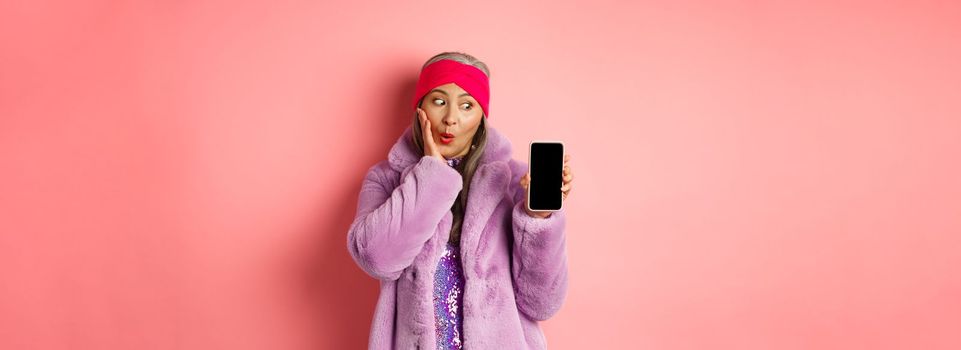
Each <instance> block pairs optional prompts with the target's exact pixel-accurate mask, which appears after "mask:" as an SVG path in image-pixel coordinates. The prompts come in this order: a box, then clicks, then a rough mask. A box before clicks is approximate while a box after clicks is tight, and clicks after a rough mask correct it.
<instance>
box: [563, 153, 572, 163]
mask: <svg viewBox="0 0 961 350" xmlns="http://www.w3.org/2000/svg"><path fill="white" fill-rule="evenodd" d="M570 160H571V155H570V154H565V155H564V163H567V162H568V161H570Z"/></svg>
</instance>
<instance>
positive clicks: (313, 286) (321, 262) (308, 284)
mask: <svg viewBox="0 0 961 350" xmlns="http://www.w3.org/2000/svg"><path fill="white" fill-rule="evenodd" d="M416 82H417V76H416V75H413V76H411V75H409V74H408V75H402V76H398V77H396V78H395V79H393V80H392V83H391V84H388V85H386V86H387V87H386V89H387V90H388V91H387V94H388V95H390V94H393V95H394V96H395V97H394V103H392V104H391V105H389V106H383V107H382V108H381V109H382V110H379V111H374V112H375V113H378V112H379V114H377V115H381V116H384V117H383V118H384V122H379V121H376V120H375V119H374V118H371V119H370V120H371V122H370V123H369V126H370V128H365V131H366V132H368V133H370V134H372V135H376V137H374V138H372V139H373V140H380V146H379V147H377V148H374V149H377V151H376V152H371V153H370V154H358V155H357V156H358V157H359V158H361V159H365V160H358V161H357V162H354V163H353V164H360V165H361V167H358V168H356V169H351V170H350V172H351V173H352V174H351V175H350V176H348V178H351V179H354V180H353V182H350V183H349V186H348V184H346V183H345V184H344V186H337V188H339V189H341V190H340V191H339V192H335V194H336V195H335V196H332V197H330V198H318V203H319V202H323V203H326V206H325V207H326V208H332V209H333V212H331V213H323V214H321V215H318V217H320V218H322V219H320V220H318V221H319V222H315V223H313V224H312V226H311V227H310V228H309V229H310V231H309V232H311V234H309V235H307V236H309V237H312V238H311V239H315V240H316V243H314V244H309V246H310V247H322V248H320V249H315V250H310V249H309V248H308V249H306V250H303V252H304V254H306V255H307V256H304V257H303V259H298V260H297V261H299V262H300V263H299V265H300V266H297V267H298V268H299V269H300V270H298V271H302V272H303V274H302V275H300V276H298V277H297V278H298V279H299V280H298V281H296V282H297V283H300V284H301V286H300V287H301V290H300V292H302V293H301V294H298V295H301V296H302V297H304V298H306V299H307V300H304V302H303V303H302V304H301V305H309V306H310V307H311V310H312V311H309V312H311V313H312V315H311V317H316V321H314V322H312V323H313V324H316V325H319V327H324V329H323V330H321V331H320V333H322V334H323V335H324V336H323V339H317V340H316V342H315V343H313V344H316V345H318V346H320V347H319V348H321V349H363V348H366V347H367V338H368V335H369V332H370V326H371V321H372V316H373V313H374V306H375V304H376V301H377V295H378V292H379V281H378V280H376V279H374V278H373V277H371V276H369V275H367V274H366V273H365V272H363V270H361V269H360V268H359V267H358V266H357V264H356V263H355V262H354V260H353V259H352V258H351V256H350V253H349V252H348V251H347V233H348V230H349V229H350V225H351V223H353V221H354V216H355V215H356V210H357V198H358V194H359V193H360V186H361V183H362V182H363V179H364V176H365V175H366V172H367V170H368V168H369V167H371V166H373V165H374V164H376V163H377V162H379V161H381V160H385V159H387V154H388V152H389V151H390V148H391V147H392V146H393V145H394V142H395V141H396V140H397V138H398V137H400V135H401V134H402V133H403V131H404V130H405V129H406V128H407V127H408V126H410V125H411V122H412V121H413V112H411V113H406V112H404V111H407V110H409V109H410V104H409V103H410V99H411V98H412V96H413V86H414V85H415V84H416ZM330 203H340V205H333V206H331V205H330Z"/></svg>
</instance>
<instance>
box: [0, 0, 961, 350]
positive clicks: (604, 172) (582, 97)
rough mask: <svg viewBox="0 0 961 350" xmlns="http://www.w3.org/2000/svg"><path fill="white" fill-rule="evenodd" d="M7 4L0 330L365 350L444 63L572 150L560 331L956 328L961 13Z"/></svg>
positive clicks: (214, 345)
mask: <svg viewBox="0 0 961 350" xmlns="http://www.w3.org/2000/svg"><path fill="white" fill-rule="evenodd" d="M804 3H805V4H803V5H801V4H792V3H789V2H780V1H778V2H750V1H739V2H716V1H701V2H678V1H663V2H660V3H653V2H640V1H636V2H631V4H615V3H613V2H602V1H589V2H587V1H585V2H583V3H573V2H564V3H555V2H543V3H539V4H535V3H526V4H525V3H517V2H513V1H511V2H508V1H501V2H490V1H484V2H452V1H448V2H382V3H376V4H375V3H362V2H357V3H355V4H346V3H343V2H341V3H338V4H336V5H335V4H322V3H318V2H316V1H278V0H272V1H260V2H240V3H238V2H234V1H218V2H212V1H204V2H198V1H142V2H139V3H132V2H124V1H85V2H83V3H80V2H75V1H73V2H71V1H3V2H2V3H0V278H2V283H0V348H2V349H356V348H363V347H365V345H366V338H367V332H368V329H369V323H370V318H371V314H372V311H373V307H374V302H375V297H376V293H377V289H376V281H375V280H374V279H372V278H370V277H368V276H366V275H364V274H363V272H361V270H360V269H359V268H357V267H356V266H355V265H354V263H353V262H352V261H351V260H350V258H349V255H348V253H347V251H346V244H345V242H346V234H347V229H348V226H349V224H350V223H351V221H352V219H353V215H354V210H355V206H356V200H357V192H358V191H359V186H360V182H361V179H362V177H363V175H364V173H365V172H366V170H367V169H368V168H369V167H370V166H371V165H373V164H374V163H376V162H377V161H379V160H381V159H385V157H386V155H387V150H388V149H389V147H390V146H391V145H392V144H393V142H394V141H395V139H396V138H397V137H398V135H399V134H400V132H401V131H402V130H403V128H404V127H406V126H408V125H409V124H410V121H411V118H412V115H411V113H410V112H409V111H408V110H407V108H406V106H407V101H408V99H409V98H410V95H411V94H412V93H413V85H414V79H416V77H417V73H418V71H419V68H420V65H421V64H422V63H423V62H424V61H425V60H426V59H427V58H429V57H430V56H431V55H433V54H435V53H438V52H440V51H445V50H462V51H465V52H468V53H471V54H474V55H476V56H478V57H479V58H481V59H482V60H484V61H486V62H487V63H488V64H489V65H490V67H491V70H492V79H491V85H492V94H493V95H492V99H491V110H492V114H491V119H490V122H491V124H492V125H493V126H494V127H496V128H498V129H499V130H501V131H502V132H504V133H505V134H506V135H508V136H509V137H510V138H511V140H512V141H513V143H514V157H515V158H517V159H522V160H526V158H527V149H526V147H527V143H528V142H529V141H530V140H532V139H537V138H551V139H561V140H564V141H565V142H567V145H568V152H569V153H570V154H571V155H572V159H571V164H572V167H573V169H574V173H575V180H574V190H573V191H572V193H571V196H570V198H569V199H568V203H566V204H565V205H566V208H567V210H568V211H569V226H568V235H569V240H568V254H569V259H570V269H571V270H570V282H571V288H570V291H569V294H568V298H567V302H566V304H565V305H564V307H563V308H562V309H561V311H560V312H559V313H558V314H557V315H556V316H555V317H554V318H553V319H551V320H549V321H547V322H545V323H544V324H543V327H544V329H545V332H546V335H547V337H548V341H549V344H550V345H552V346H551V347H552V348H553V349H586V348H614V347H617V346H620V347H624V348H634V349H708V348H710V349H958V348H961V332H959V330H961V268H959V267H961V181H959V179H961V165H959V164H961V162H959V158H961V102H959V101H961V64H959V62H961V40H959V37H961V3H959V2H957V1H896V2H884V3H881V2H876V1H863V2H848V1H817V2H804Z"/></svg>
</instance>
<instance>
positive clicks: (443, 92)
mask: <svg viewBox="0 0 961 350" xmlns="http://www.w3.org/2000/svg"><path fill="white" fill-rule="evenodd" d="M430 92H439V93H442V94H444V95H447V92H446V91H444V90H441V89H433V90H431V91H430ZM464 96H470V94H468V93H466V92H465V93H463V94H460V96H457V97H464Z"/></svg>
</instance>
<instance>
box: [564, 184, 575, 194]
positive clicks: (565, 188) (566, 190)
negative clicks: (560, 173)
mask: <svg viewBox="0 0 961 350" xmlns="http://www.w3.org/2000/svg"><path fill="white" fill-rule="evenodd" d="M571 187H573V185H572V184H564V186H561V192H564V193H567V192H570V191H571Z"/></svg>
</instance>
